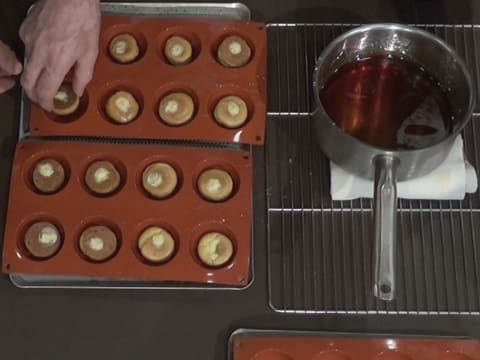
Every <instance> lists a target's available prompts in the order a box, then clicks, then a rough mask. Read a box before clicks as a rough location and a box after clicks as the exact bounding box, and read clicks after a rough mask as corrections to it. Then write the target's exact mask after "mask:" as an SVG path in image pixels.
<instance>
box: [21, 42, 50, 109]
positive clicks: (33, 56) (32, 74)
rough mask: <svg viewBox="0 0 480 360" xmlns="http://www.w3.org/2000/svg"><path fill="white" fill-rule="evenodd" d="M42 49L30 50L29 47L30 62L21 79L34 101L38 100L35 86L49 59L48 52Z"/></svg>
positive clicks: (28, 56) (28, 57)
mask: <svg viewBox="0 0 480 360" xmlns="http://www.w3.org/2000/svg"><path fill="white" fill-rule="evenodd" d="M42 50H43V49H40V51H30V50H29V49H27V59H28V62H27V64H26V65H25V70H24V71H23V74H22V78H21V79H20V82H21V84H22V86H23V88H24V90H25V92H26V93H27V95H28V97H29V98H30V99H32V100H33V101H36V100H37V99H36V95H35V91H34V88H35V85H36V83H37V80H38V77H39V76H40V74H41V73H42V71H43V68H44V66H45V63H46V60H47V52H46V51H42Z"/></svg>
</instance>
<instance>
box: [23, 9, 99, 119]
mask: <svg viewBox="0 0 480 360" xmlns="http://www.w3.org/2000/svg"><path fill="white" fill-rule="evenodd" d="M99 32H100V4H99V1H98V0H40V1H38V2H37V4H36V5H35V7H34V8H33V10H32V12H31V13H30V15H29V16H28V17H27V18H26V19H25V21H24V22H23V24H22V26H21V28H20V37H21V39H22V40H23V42H24V43H25V52H26V55H27V64H26V65H25V71H24V72H23V75H22V78H21V82H22V85H23V88H24V89H25V91H26V93H27V95H28V96H29V97H30V99H31V100H32V101H34V102H37V103H38V104H39V105H40V106H41V107H43V108H44V109H45V110H48V111H50V110H52V108H53V97H54V96H55V94H56V92H57V90H58V88H59V87H60V85H61V83H62V82H63V80H64V78H65V75H66V74H67V73H68V71H69V70H70V69H71V68H72V67H73V66H75V69H74V78H73V90H74V91H75V93H76V94H77V95H78V96H81V95H82V94H83V91H84V90H85V87H86V86H87V84H88V83H89V81H90V80H91V79H92V73H93V67H94V65H95V61H96V59H97V55H98V37H99Z"/></svg>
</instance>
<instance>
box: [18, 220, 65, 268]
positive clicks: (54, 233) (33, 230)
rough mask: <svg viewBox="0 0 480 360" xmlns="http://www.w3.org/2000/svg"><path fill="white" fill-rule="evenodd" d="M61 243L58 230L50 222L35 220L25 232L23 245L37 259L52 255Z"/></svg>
mask: <svg viewBox="0 0 480 360" xmlns="http://www.w3.org/2000/svg"><path fill="white" fill-rule="evenodd" d="M61 243H62V238H61V235H60V231H58V229H57V227H56V226H55V225H53V224H52V223H50V222H46V221H40V222H36V223H34V224H32V225H31V226H30V227H29V228H28V230H27V232H26V233H25V238H24V244H25V247H26V248H27V250H28V252H29V253H30V254H31V255H32V256H34V257H36V258H39V259H46V258H49V257H52V256H53V255H54V254H55V253H56V252H57V251H58V249H59V248H60V245H61Z"/></svg>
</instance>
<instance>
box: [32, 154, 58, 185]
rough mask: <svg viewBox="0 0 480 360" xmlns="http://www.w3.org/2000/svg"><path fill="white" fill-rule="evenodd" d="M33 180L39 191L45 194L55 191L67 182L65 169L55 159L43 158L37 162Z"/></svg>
mask: <svg viewBox="0 0 480 360" xmlns="http://www.w3.org/2000/svg"><path fill="white" fill-rule="evenodd" d="M32 181H33V185H34V186H35V188H36V189H37V190H38V191H39V192H41V193H44V194H52V193H55V192H57V191H58V190H60V189H61V188H62V186H63V184H64V183H65V169H64V168H63V166H62V164H61V163H60V162H59V161H57V160H55V159H52V158H47V159H42V160H40V161H39V162H37V163H36V164H35V168H34V169H33V175H32Z"/></svg>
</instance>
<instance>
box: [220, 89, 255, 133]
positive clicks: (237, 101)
mask: <svg viewBox="0 0 480 360" xmlns="http://www.w3.org/2000/svg"><path fill="white" fill-rule="evenodd" d="M213 115H214V117H215V120H216V121H217V122H218V123H219V124H220V125H222V126H225V127H227V128H230V129H234V128H238V127H240V126H242V125H244V124H245V123H246V121H247V118H248V108H247V104H246V103H245V101H243V99H242V98H240V97H238V96H225V97H224V98H222V99H220V101H219V102H218V103H217V105H216V106H215V110H214V112H213Z"/></svg>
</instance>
